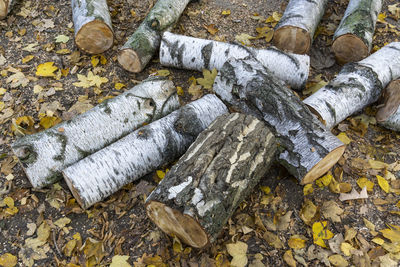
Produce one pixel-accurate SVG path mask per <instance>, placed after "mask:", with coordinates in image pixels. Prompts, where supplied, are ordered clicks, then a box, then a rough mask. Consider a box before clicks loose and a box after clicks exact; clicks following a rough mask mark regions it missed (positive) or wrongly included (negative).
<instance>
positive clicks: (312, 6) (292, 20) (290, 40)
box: [273, 0, 328, 54]
mask: <svg viewBox="0 0 400 267" xmlns="http://www.w3.org/2000/svg"><path fill="white" fill-rule="evenodd" d="M327 2H328V0H290V1H289V4H288V5H287V7H286V10H285V12H284V13H283V16H282V18H281V19H280V21H279V23H278V24H277V25H276V30H275V34H274V39H273V43H274V45H275V46H276V47H278V48H279V49H281V50H284V51H289V52H293V53H296V54H306V53H308V51H309V50H310V47H311V43H312V41H313V37H314V33H315V30H316V29H317V26H318V23H319V21H320V20H321V18H322V16H323V15H324V12H325V8H326V5H327Z"/></svg>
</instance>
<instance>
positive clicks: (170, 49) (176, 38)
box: [160, 32, 310, 90]
mask: <svg viewBox="0 0 400 267" xmlns="http://www.w3.org/2000/svg"><path fill="white" fill-rule="evenodd" d="M249 55H252V56H253V57H255V58H256V59H257V60H259V61H260V62H261V63H262V64H263V65H264V66H265V67H266V68H267V69H269V70H270V71H271V72H272V73H273V74H274V75H275V76H276V77H277V78H279V79H281V80H283V81H284V82H286V83H287V84H288V85H290V86H291V88H293V89H297V90H301V89H303V88H304V86H305V83H306V81H307V79H308V72H309V69H310V57H309V56H307V55H296V54H291V53H285V52H282V51H280V50H278V49H276V48H273V47H271V48H268V49H254V48H251V47H244V46H240V45H236V44H229V43H223V42H217V41H213V40H204V39H199V38H193V37H188V36H183V35H178V34H173V33H170V32H165V33H164V34H163V37H162V40H161V45H160V63H161V64H162V65H164V66H169V67H176V68H183V69H190V70H198V71H202V70H203V69H209V70H212V69H213V68H215V69H217V70H220V69H221V68H222V65H223V64H224V63H225V62H226V61H227V60H228V59H229V58H231V57H234V58H237V59H242V58H245V57H247V56H249Z"/></svg>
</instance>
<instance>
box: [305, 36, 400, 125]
mask: <svg viewBox="0 0 400 267" xmlns="http://www.w3.org/2000/svg"><path fill="white" fill-rule="evenodd" d="M399 77H400V42H393V43H390V44H388V45H386V46H385V47H383V48H381V49H380V50H378V51H377V52H375V53H374V54H372V55H370V56H369V57H367V58H365V59H363V60H361V61H359V62H356V63H349V64H347V65H345V66H344V67H343V68H342V70H341V71H340V72H339V74H338V75H337V76H336V78H335V79H333V80H332V81H331V82H329V84H328V85H326V86H325V87H323V88H321V89H319V90H318V91H317V92H315V93H314V94H312V95H311V96H309V97H308V98H306V99H305V100H304V103H305V104H307V105H308V106H309V107H310V108H311V109H312V110H313V111H314V112H315V113H316V114H317V115H318V116H319V117H320V119H321V120H322V121H323V122H324V124H325V125H326V126H327V127H328V128H332V127H334V126H335V125H337V124H338V123H340V122H341V121H343V120H344V119H346V118H347V117H349V116H350V115H352V114H354V113H356V112H358V111H361V110H362V109H363V108H365V107H366V106H368V105H370V104H372V103H374V102H375V101H377V100H378V98H379V96H380V95H381V93H382V90H383V88H385V87H386V86H387V85H388V84H389V82H390V81H392V80H394V79H397V78H399Z"/></svg>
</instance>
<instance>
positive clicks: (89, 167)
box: [63, 95, 228, 208]
mask: <svg viewBox="0 0 400 267" xmlns="http://www.w3.org/2000/svg"><path fill="white" fill-rule="evenodd" d="M227 112H228V110H227V108H226V106H225V105H224V104H223V103H222V102H221V100H219V99H218V97H216V96H215V95H206V96H204V97H203V98H201V99H199V100H197V101H194V102H192V103H190V104H188V105H186V106H184V107H182V108H181V109H179V110H177V111H174V112H173V113H171V114H169V115H168V116H166V117H164V118H162V119H160V120H157V121H155V122H152V123H150V124H149V125H146V126H144V127H142V128H140V129H138V130H136V131H135V132H133V133H131V134H129V135H127V136H125V137H124V138H122V139H120V140H118V141H117V142H115V143H113V144H111V145H109V146H107V147H105V148H103V149H102V150H100V151H98V152H96V153H94V154H92V155H90V156H88V157H86V158H85V159H83V160H81V161H79V162H77V163H75V164H74V165H72V166H70V167H68V168H66V169H65V170H64V171H63V174H64V178H65V180H66V182H67V184H68V186H69V188H70V189H71V191H72V194H73V195H74V196H75V198H76V199H77V201H78V202H79V204H80V205H81V206H82V207H83V208H88V207H90V206H91V205H93V204H94V203H96V202H98V201H101V200H102V199H104V198H106V197H107V196H109V195H111V194H112V193H114V192H116V191H117V190H118V189H120V188H121V187H123V186H124V185H126V184H128V183H130V182H132V181H135V180H137V179H139V178H140V177H142V176H143V175H145V174H147V173H149V172H151V171H154V170H156V169H157V168H159V167H161V166H162V165H165V164H168V163H171V162H172V161H173V160H175V159H176V158H177V157H179V156H181V155H182V154H183V153H184V152H185V151H186V149H187V148H188V147H189V145H190V144H191V143H192V142H193V141H194V140H195V138H196V137H197V135H198V134H199V133H200V132H201V131H203V130H204V129H205V128H206V127H207V126H208V125H209V124H210V123H211V122H212V121H213V120H214V119H215V118H216V117H218V116H219V115H222V114H225V113H227Z"/></svg>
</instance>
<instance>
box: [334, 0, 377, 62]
mask: <svg viewBox="0 0 400 267" xmlns="http://www.w3.org/2000/svg"><path fill="white" fill-rule="evenodd" d="M381 8H382V0H350V2H349V5H348V6H347V9H346V12H345V13H344V16H343V19H342V20H341V21H340V24H339V26H338V28H337V29H336V32H335V34H334V36H333V40H334V42H333V45H332V49H333V52H334V53H335V56H336V59H337V60H338V61H339V63H348V62H355V61H360V60H361V59H363V58H365V57H367V56H368V54H369V52H370V51H371V47H372V37H373V35H374V31H375V24H376V19H377V17H378V14H379V12H380V11H381Z"/></svg>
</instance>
